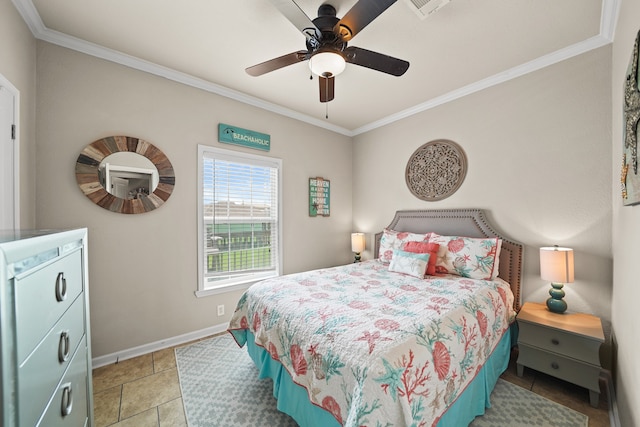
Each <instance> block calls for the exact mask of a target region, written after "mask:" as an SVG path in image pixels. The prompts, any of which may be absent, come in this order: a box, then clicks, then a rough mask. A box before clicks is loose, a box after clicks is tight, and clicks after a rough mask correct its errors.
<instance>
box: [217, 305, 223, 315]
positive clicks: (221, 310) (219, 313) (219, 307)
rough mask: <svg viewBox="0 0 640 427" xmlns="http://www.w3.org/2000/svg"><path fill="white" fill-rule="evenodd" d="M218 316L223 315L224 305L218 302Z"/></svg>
mask: <svg viewBox="0 0 640 427" xmlns="http://www.w3.org/2000/svg"><path fill="white" fill-rule="evenodd" d="M218 316H224V305H223V304H220V305H219V306H218Z"/></svg>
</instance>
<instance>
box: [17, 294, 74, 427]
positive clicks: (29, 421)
mask: <svg viewBox="0 0 640 427" xmlns="http://www.w3.org/2000/svg"><path fill="white" fill-rule="evenodd" d="M83 302H84V301H83V300H82V298H78V299H76V301H75V302H74V303H73V305H72V306H71V307H70V308H69V310H67V312H66V313H65V314H64V315H63V316H62V318H61V319H60V320H59V321H58V323H56V325H55V326H54V327H53V328H52V329H51V330H50V331H49V333H48V334H47V336H46V337H45V338H44V340H42V342H41V343H40V344H39V345H38V346H37V347H36V349H35V350H34V352H33V353H31V354H30V355H29V357H28V358H27V359H26V360H25V362H24V363H23V364H22V365H20V367H19V368H18V382H19V384H20V391H19V396H18V402H19V411H20V420H21V422H22V423H24V425H30V426H31V425H35V423H36V422H37V421H38V418H40V415H41V413H42V408H44V407H45V406H46V404H47V402H48V401H49V399H50V398H51V394H53V391H54V390H55V388H56V386H57V384H58V383H59V382H60V378H62V375H63V374H64V372H65V370H66V369H67V367H68V366H69V364H70V363H71V356H72V355H73V354H74V353H75V351H76V349H77V348H78V345H79V344H80V343H81V342H82V341H83V338H84V336H85V330H84V304H83ZM37 408H40V410H38V409H37Z"/></svg>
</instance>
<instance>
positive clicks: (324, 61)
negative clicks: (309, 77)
mask: <svg viewBox="0 0 640 427" xmlns="http://www.w3.org/2000/svg"><path fill="white" fill-rule="evenodd" d="M346 66H347V63H346V62H345V60H344V58H343V57H342V55H340V54H339V53H337V52H318V53H316V54H315V55H313V56H312V57H311V59H309V68H310V69H311V72H312V73H313V74H315V75H317V76H325V75H326V74H327V73H328V74H329V75H331V76H337V75H338V74H340V73H341V72H343V71H344V69H345V67H346Z"/></svg>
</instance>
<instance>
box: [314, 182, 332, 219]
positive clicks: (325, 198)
mask: <svg viewBox="0 0 640 427" xmlns="http://www.w3.org/2000/svg"><path fill="white" fill-rule="evenodd" d="M330 189H331V182H330V181H329V180H328V179H324V178H320V177H316V178H309V216H318V215H320V216H329V214H330V213H331V206H330V203H331V195H330V193H331V191H330Z"/></svg>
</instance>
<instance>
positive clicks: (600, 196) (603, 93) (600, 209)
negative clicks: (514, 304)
mask: <svg viewBox="0 0 640 427" xmlns="http://www.w3.org/2000/svg"><path fill="white" fill-rule="evenodd" d="M610 55H611V49H610V47H604V48H600V49H598V50H596V51H592V52H589V53H587V54H584V55H580V56H578V57H575V58H573V59H570V60H567V61H564V62H562V63H559V64H556V65H553V66H550V67H547V68H544V69H542V70H540V71H537V72H534V73H531V74H528V75H526V76H523V77H520V78H518V79H515V80H511V81H509V82H506V83H503V84H501V85H498V86H495V87H492V88H489V89H486V90H483V91H481V92H478V93H475V94H473V95H470V96H467V97H465V98H462V99H459V100H457V101H454V102H450V103H448V104H446V105H443V106H440V107H438V108H434V109H432V110H429V111H426V112H423V113H421V114H418V115H415V116H413V117H410V118H407V119H405V120H402V121H400V122H397V123H394V124H391V125H388V126H386V127H384V128H380V129H377V130H374V131H371V132H369V133H367V134H363V135H360V136H358V137H356V138H355V142H354V155H353V160H354V175H353V182H354V187H353V195H354V199H353V218H354V229H359V230H362V231H364V232H366V233H369V234H368V238H369V242H370V241H371V235H372V233H374V232H376V231H379V230H380V229H381V228H382V227H384V226H386V225H387V224H389V222H390V221H391V219H392V218H393V213H394V211H395V210H396V209H442V208H462V207H470V208H482V209H485V210H486V211H487V212H488V215H489V217H490V220H491V221H492V222H493V223H494V224H495V225H496V226H497V227H498V228H499V229H500V230H501V231H503V232H504V233H506V234H507V235H508V236H511V237H512V238H513V239H515V240H517V241H520V242H523V243H524V244H525V256H524V285H523V295H522V298H523V300H524V301H544V300H546V298H548V294H547V291H548V289H549V284H548V283H546V282H544V281H543V280H541V279H540V277H539V274H540V272H539V255H538V253H539V250H538V248H539V247H540V246H547V245H553V244H558V245H565V246H569V247H572V248H573V249H574V250H575V260H576V261H575V270H576V272H575V276H576V281H575V283H573V284H570V285H567V286H565V290H566V293H567V296H566V300H567V301H568V304H569V308H570V309H571V310H575V311H583V312H587V313H595V314H597V315H599V316H601V317H602V318H603V320H604V323H605V329H606V332H607V334H608V333H609V331H610V322H609V321H610V319H611V292H612V291H611V287H612V255H611V245H610V241H611V203H610V199H611V180H612V172H611V164H610V159H611V146H610V142H609V141H610V140H611V135H610V118H611V111H610V108H609V102H610V88H609V84H608V82H609V80H610V70H609V58H610ZM440 138H444V139H451V140H453V141H455V142H457V143H458V144H460V145H461V146H462V147H463V149H464V150H465V152H466V155H467V160H468V165H469V166H468V173H467V176H466V179H465V181H464V182H463V184H462V186H461V187H460V189H459V190H458V191H457V192H456V193H455V194H454V195H452V196H451V197H449V198H447V199H445V200H442V201H439V202H425V201H421V200H419V199H417V198H416V197H414V196H413V195H412V194H411V193H410V191H409V190H408V188H407V186H406V183H405V179H404V173H405V167H406V163H407V160H408V159H409V157H410V156H411V154H412V153H413V152H414V151H415V150H416V149H417V148H418V147H420V146H421V145H422V144H424V143H426V142H428V141H431V140H434V139H440ZM368 247H369V248H371V245H370V244H369V245H368ZM371 256H372V255H371V252H370V251H369V252H368V253H366V254H365V257H366V258H370V257H371ZM603 359H604V363H605V365H609V360H608V359H609V356H608V352H607V350H606V348H605V350H603Z"/></svg>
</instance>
